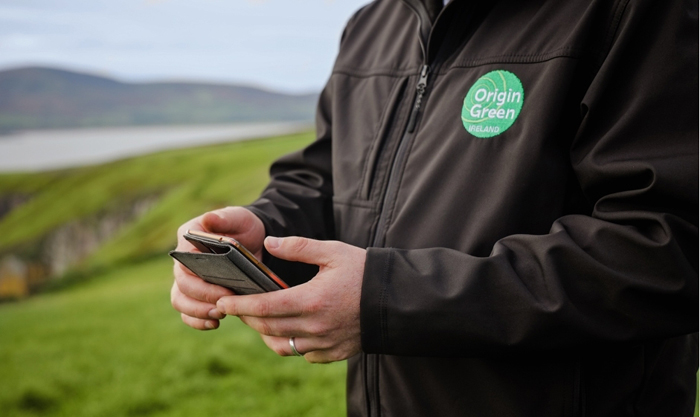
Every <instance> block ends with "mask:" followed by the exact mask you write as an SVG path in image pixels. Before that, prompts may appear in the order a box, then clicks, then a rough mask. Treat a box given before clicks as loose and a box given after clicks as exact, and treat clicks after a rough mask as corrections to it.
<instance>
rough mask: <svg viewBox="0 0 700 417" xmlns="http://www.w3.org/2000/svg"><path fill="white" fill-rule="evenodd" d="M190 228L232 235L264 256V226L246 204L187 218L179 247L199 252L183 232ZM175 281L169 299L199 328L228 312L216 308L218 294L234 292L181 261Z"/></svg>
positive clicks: (210, 326)
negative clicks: (205, 277) (208, 279)
mask: <svg viewBox="0 0 700 417" xmlns="http://www.w3.org/2000/svg"><path fill="white" fill-rule="evenodd" d="M188 230H200V231H204V232H209V233H215V234H218V235H224V236H229V237H232V238H234V239H236V240H238V241H239V242H241V244H243V246H245V247H246V248H248V250H250V251H251V252H252V253H253V254H254V255H255V256H256V257H257V258H258V259H262V248H263V241H264V240H265V226H264V225H263V223H262V221H261V220H260V219H259V218H258V217H257V216H256V215H255V214H253V213H252V212H251V211H249V210H248V209H245V208H243V207H226V208H222V209H219V210H214V211H210V212H208V213H205V214H203V215H201V216H199V217H195V218H194V219H192V220H190V221H188V222H187V223H185V224H183V225H182V226H180V228H179V229H178V231H177V248H176V250H178V251H183V252H196V251H197V249H196V248H195V247H194V246H192V244H191V243H189V242H188V241H187V240H185V238H184V237H183V235H184V234H185V233H187V231H188ZM173 274H174V275H175V282H174V283H173V287H172V289H171V291H170V302H171V303H172V305H173V307H175V310H177V311H179V312H180V315H181V317H182V321H183V322H184V323H185V324H187V325H188V326H190V327H192V328H195V329H199V330H211V329H216V328H217V327H219V320H221V319H223V318H224V317H225V315H224V314H223V313H221V312H220V311H219V310H217V308H216V302H217V301H218V300H219V298H221V297H223V296H227V295H233V292H231V291H230V290H228V289H226V288H224V287H220V286H218V285H214V284H209V283H208V282H205V281H204V280H202V279H201V278H199V277H198V276H196V275H194V274H192V272H190V270H189V269H187V268H185V267H184V266H183V265H182V264H180V263H179V262H175V266H174V268H173Z"/></svg>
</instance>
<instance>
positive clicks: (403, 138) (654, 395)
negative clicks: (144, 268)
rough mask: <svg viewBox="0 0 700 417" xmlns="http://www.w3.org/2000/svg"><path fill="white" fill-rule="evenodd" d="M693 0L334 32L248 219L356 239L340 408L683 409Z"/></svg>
mask: <svg viewBox="0 0 700 417" xmlns="http://www.w3.org/2000/svg"><path fill="white" fill-rule="evenodd" d="M697 9H698V3H697V1H695V0H693V1H681V0H673V1H672V0H658V1H651V0H616V1H613V0H592V1H587V0H567V1H555V0H552V1H546V0H538V1H522V0H512V1H511V0H504V1H487V2H474V1H461V0H453V1H452V2H451V3H450V4H449V5H448V6H447V7H446V8H445V9H444V10H443V11H442V12H441V13H440V15H439V16H437V17H435V16H434V14H433V15H431V13H430V12H429V10H428V8H426V7H424V5H423V4H422V3H420V2H419V1H417V0H404V1H399V0H385V1H377V2H374V3H372V4H370V5H368V6H366V7H365V8H363V9H362V10H360V11H359V12H358V13H357V14H356V15H355V16H354V17H353V18H352V19H351V21H350V22H349V23H348V25H347V28H346V30H345V32H344V35H343V39H342V42H341V48H340V53H339V55H338V58H337V61H336V64H335V67H334V69H333V73H332V76H331V78H330V80H329V82H328V84H327V86H326V88H325V89H324V91H323V93H322V95H321V98H320V103H319V110H318V116H317V130H318V140H317V141H315V142H314V143H313V144H312V145H310V146H309V147H307V148H306V149H304V150H302V151H300V152H298V153H295V154H293V155H289V156H287V157H284V158H282V159H280V160H279V161H277V162H276V163H275V164H274V165H273V167H272V168H271V177H272V179H271V182H270V185H269V186H268V188H267V189H266V190H265V191H264V192H263V194H262V196H261V198H260V199H259V200H258V201H257V202H255V203H254V204H253V206H252V209H253V210H254V211H255V213H256V214H257V215H258V216H260V218H261V219H262V220H263V222H264V223H265V225H266V229H267V233H268V234H271V235H278V236H283V235H301V236H307V237H312V238H317V239H338V240H342V241H345V242H348V243H350V244H353V245H357V246H360V247H369V250H368V253H367V259H366V270H365V276H364V281H363V286H362V300H361V326H362V347H363V351H364V352H365V353H363V354H361V355H358V356H357V357H354V358H352V359H350V360H349V361H348V414H349V415H352V416H385V417H389V416H402V417H403V416H452V415H454V416H480V417H483V416H498V417H503V416H537V417H545V416H583V415H585V416H632V415H634V416H683V415H688V416H690V415H692V410H693V405H694V401H695V372H696V369H697V359H698V358H697V356H698V352H697V344H698V339H697V333H694V332H697V330H698V228H697V225H698V96H697V94H698V43H697V40H698V38H697V33H698V26H697V16H698V10H697ZM513 77H514V78H513ZM499 80H501V81H502V82H501V81H499ZM489 86H490V87H489ZM499 87H500V89H499V90H498V91H496V90H495V88H499ZM506 90H507V91H508V94H505V95H499V92H500V93H502V92H505V91H506ZM516 93H519V94H516ZM489 94H490V95H489ZM465 98H466V100H465ZM485 109H486V110H485ZM500 109H503V112H501V113H499V112H498V110H500ZM490 110H493V111H490ZM509 110H511V112H510V113H509V112H508V111H509ZM470 132H471V133H470ZM489 135H490V136H489ZM268 262H272V263H273V266H274V262H275V260H271V259H269V260H268ZM277 268H278V269H279V268H280V267H279V266H278V267H277ZM281 272H284V271H281Z"/></svg>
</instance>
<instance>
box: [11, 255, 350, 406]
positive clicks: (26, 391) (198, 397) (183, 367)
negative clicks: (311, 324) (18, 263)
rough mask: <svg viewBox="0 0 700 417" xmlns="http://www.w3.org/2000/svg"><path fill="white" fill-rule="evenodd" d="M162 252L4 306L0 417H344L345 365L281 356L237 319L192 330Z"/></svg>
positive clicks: (167, 262)
mask: <svg viewBox="0 0 700 417" xmlns="http://www.w3.org/2000/svg"><path fill="white" fill-rule="evenodd" d="M171 267H172V263H171V261H170V260H169V259H166V258H165V256H164V257H163V258H158V259H154V260H149V261H146V262H141V263H138V264H135V265H130V266H127V267H121V268H117V269H115V270H113V271H111V272H108V273H104V274H102V275H100V276H97V277H95V279H93V280H90V281H89V282H84V283H81V284H78V285H77V286H74V287H72V288H70V290H67V291H61V292H54V293H47V294H41V295H39V296H36V297H33V298H31V299H29V300H26V301H23V302H17V303H10V304H3V305H0V335H2V339H1V341H0V363H1V364H2V366H0V410H3V411H2V415H3V416H35V415H42V416H44V415H45V416H76V417H77V416H105V417H107V416H140V415H156V416H192V415H208V416H217V415H222V416H223V415H226V416H252V417H254V416H302V415H303V416H334V415H336V416H340V415H344V413H345V405H344V401H345V400H344V385H345V384H344V374H345V365H344V364H343V363H336V364H331V365H310V364H308V363H306V362H305V361H304V360H303V359H301V358H282V357H278V356H276V355H275V354H274V353H273V352H271V351H270V350H269V349H267V347H266V346H265V345H264V344H263V342H262V341H261V340H260V338H259V336H258V335H257V334H256V333H255V332H253V331H252V330H250V329H249V328H247V327H246V326H245V325H243V324H242V323H241V322H240V321H239V320H238V319H236V318H232V317H229V318H226V319H225V320H223V321H222V326H221V328H220V329H218V330H216V331H209V332H199V331H195V330H192V329H190V328H188V327H186V326H185V325H184V324H182V323H181V322H180V319H179V315H178V314H177V313H176V312H175V311H174V310H173V309H172V308H171V307H170V304H169V288H170V285H171V283H172V278H171V272H170V271H171Z"/></svg>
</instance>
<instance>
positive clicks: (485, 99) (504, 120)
mask: <svg viewBox="0 0 700 417" xmlns="http://www.w3.org/2000/svg"><path fill="white" fill-rule="evenodd" d="M523 100H525V92H524V91H523V84H522V83H521V82H520V79H518V77H517V76H516V75H515V74H513V73H512V72H508V71H503V70H496V71H491V72H489V73H487V74H485V75H483V76H482V77H481V78H479V79H478V80H476V82H475V83H474V85H473V86H472V87H471V88H470V89H469V92H468V93H467V96H466V97H464V106H462V123H463V124H464V128H465V129H467V132H469V133H471V134H472V135H474V136H476V137H477V138H492V137H494V136H497V135H500V134H501V133H503V132H505V131H506V130H508V128H509V127H511V126H512V125H513V123H515V119H517V118H518V115H519V114H520V109H522V108H523Z"/></svg>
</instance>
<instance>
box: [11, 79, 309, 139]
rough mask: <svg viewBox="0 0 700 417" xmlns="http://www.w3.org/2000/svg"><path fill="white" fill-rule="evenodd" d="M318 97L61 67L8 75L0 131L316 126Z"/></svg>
mask: <svg viewBox="0 0 700 417" xmlns="http://www.w3.org/2000/svg"><path fill="white" fill-rule="evenodd" d="M317 98H318V95H316V94H307V95H289V94H281V93H274V92H270V91H265V90H261V89H257V88H252V87H244V86H239V85H226V84H205V83H189V82H162V83H161V82H156V83H126V82H121V81H117V80H114V79H110V78H105V77H99V76H95V75H89V74H83V73H78V72H72V71H65V70H58V69H53V68H42V67H29V68H19V69H11V70H5V71H0V131H8V130H14V129H39V128H64V127H65V128H67V127H96V126H126V125H162V124H203V123H231V122H260V121H291V120H309V121H311V120H313V114H314V108H315V106H316V100H317Z"/></svg>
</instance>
